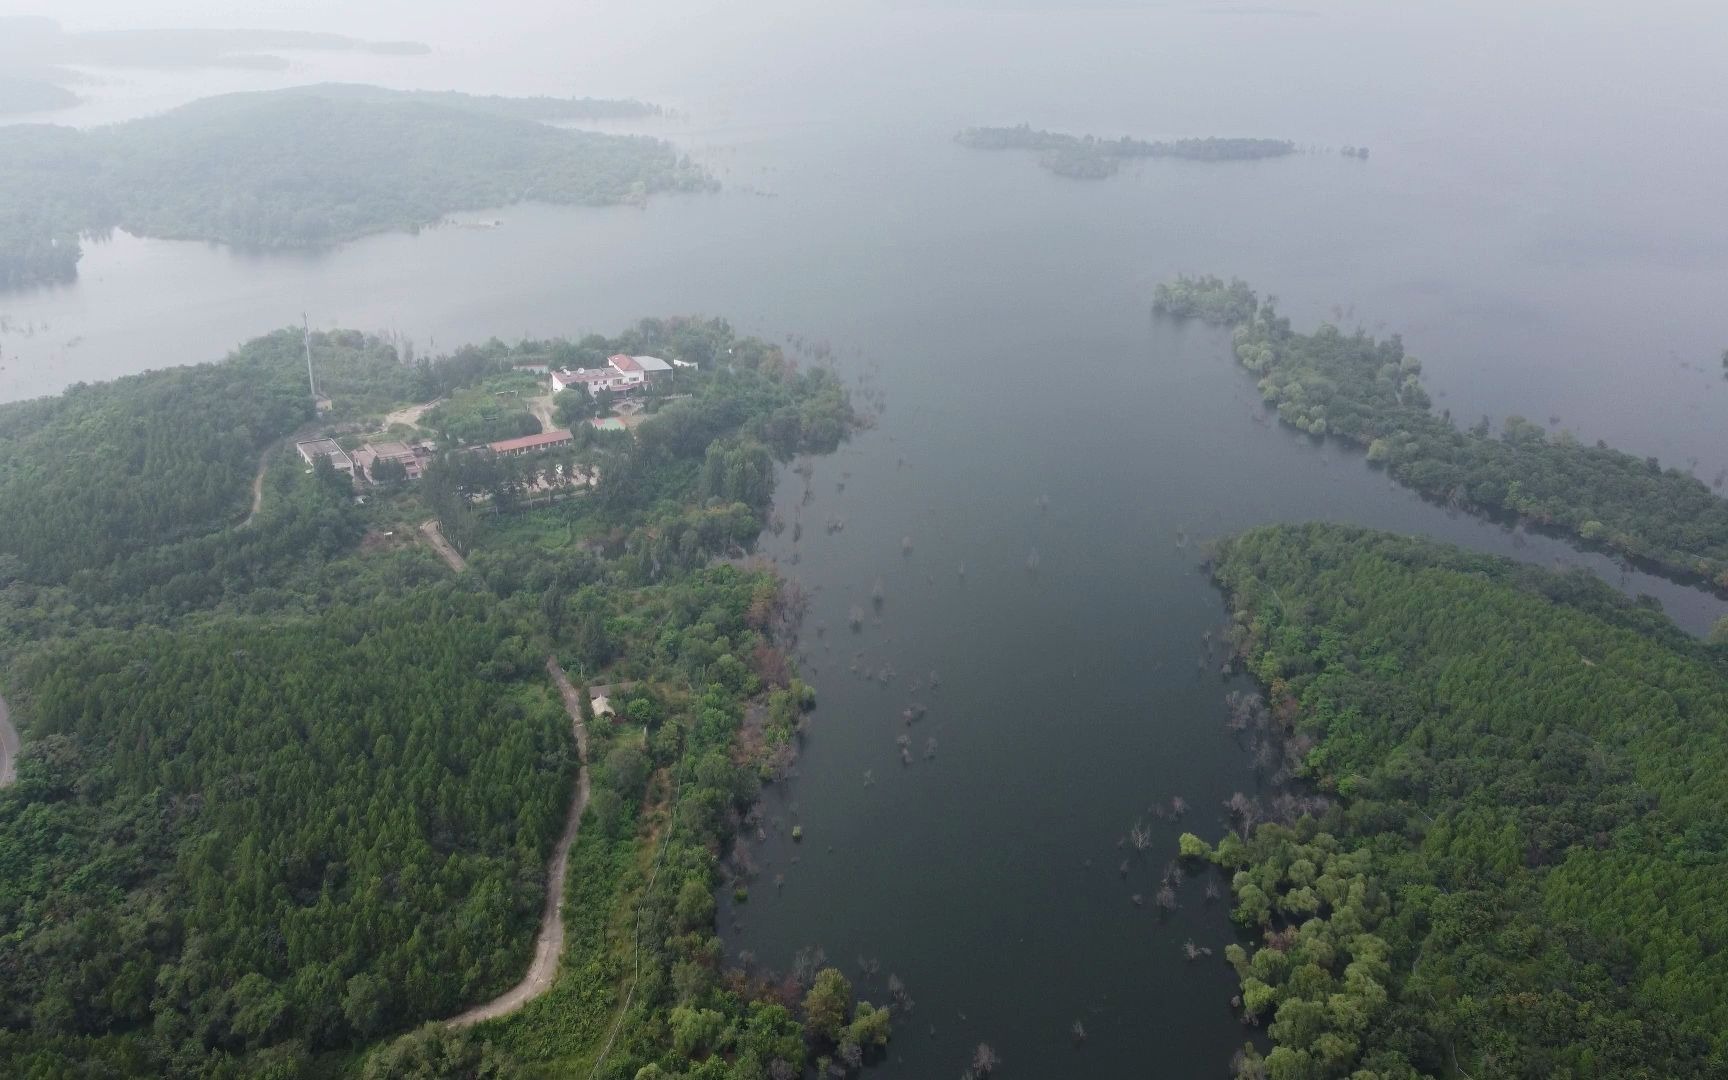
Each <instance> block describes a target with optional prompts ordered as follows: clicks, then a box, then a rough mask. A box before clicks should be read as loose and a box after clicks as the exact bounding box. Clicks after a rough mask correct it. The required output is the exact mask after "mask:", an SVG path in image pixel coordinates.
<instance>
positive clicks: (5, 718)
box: [0, 698, 587, 788]
mask: <svg viewBox="0 0 1728 1080" xmlns="http://www.w3.org/2000/svg"><path fill="white" fill-rule="evenodd" d="M578 715H580V714H578ZM583 757H584V760H586V757H587V751H586V750H584V751H583ZM16 779H18V729H17V728H15V727H13V726H12V711H11V710H10V709H8V708H7V707H6V699H5V698H0V788H3V787H10V786H11V785H12V782H13V781H14V780H16Z"/></svg>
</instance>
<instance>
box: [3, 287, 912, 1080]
mask: <svg viewBox="0 0 1728 1080" xmlns="http://www.w3.org/2000/svg"><path fill="white" fill-rule="evenodd" d="M308 348H310V350H311V353H312V362H313V364H314V367H315V369H316V373H317V378H318V380H319V382H318V386H319V392H320V394H321V396H323V397H324V398H326V399H327V401H328V407H327V408H326V410H325V411H315V409H314V404H313V399H312V397H311V395H310V394H308V393H307V388H306V385H305V382H304V380H305V360H304V352H305V350H307V349H308ZM593 352H598V353H601V354H602V355H615V354H619V353H623V354H630V355H636V354H642V355H649V354H652V355H658V356H662V357H666V358H668V360H670V359H677V360H678V361H680V364H681V365H689V366H677V367H673V368H670V369H669V371H668V372H667V374H666V375H665V377H664V378H663V380H662V381H659V382H656V383H654V384H652V385H650V386H648V387H646V388H645V390H644V391H643V392H642V393H640V394H639V395H638V398H639V404H640V406H641V408H640V410H639V411H638V412H637V413H635V414H634V416H635V419H634V420H633V422H632V426H631V427H629V428H628V429H626V430H603V429H601V428H599V427H597V426H595V425H592V424H589V423H586V422H583V421H581V417H582V416H583V415H585V414H584V411H583V408H582V407H578V408H574V409H565V408H563V406H562V403H560V406H559V409H558V411H559V412H561V413H563V414H565V415H567V416H569V417H570V418H571V419H572V420H573V421H575V426H574V427H573V428H571V429H569V430H568V431H564V430H560V431H553V432H549V433H548V435H550V436H553V437H554V438H552V439H550V440H549V441H548V443H547V444H546V445H545V446H543V447H537V448H536V447H530V448H529V449H528V451H527V452H513V453H512V454H511V455H510V456H506V455H505V454H503V453H490V452H488V451H487V450H486V448H485V445H484V444H480V445H479V446H478V447H477V448H468V447H464V446H462V445H460V439H459V438H458V437H456V436H451V437H450V441H448V442H444V441H441V440H440V438H439V437H436V436H435V435H434V433H433V432H431V431H428V430H425V429H422V428H419V427H418V426H417V417H418V416H419V415H420V414H421V409H420V406H422V405H423V404H424V403H425V402H427V401H428V400H429V399H434V398H448V399H454V398H455V397H458V396H460V395H461V394H463V393H466V392H469V391H471V390H473V389H475V388H479V387H484V386H487V385H489V384H491V383H492V382H493V381H495V380H514V379H519V378H521V377H522V371H523V370H524V369H530V370H532V369H536V368H544V367H545V366H546V365H548V364H552V363H562V362H565V361H568V360H573V359H574V358H579V357H583V356H587V355H589V354H590V353H593ZM561 397H568V398H576V399H581V400H579V401H578V405H579V406H581V405H582V402H583V401H586V399H585V398H584V396H583V395H582V393H581V391H579V390H574V389H573V390H567V391H565V392H564V394H563V395H561ZM603 404H604V403H601V402H587V406H586V407H587V408H588V409H589V411H590V412H591V411H593V410H596V409H598V408H600V407H602V406H603ZM403 406H415V407H414V408H407V409H404V408H402V407H403ZM859 422H860V421H859V417H858V416H857V415H856V414H854V412H853V410H852V406H851V402H850V398H849V396H848V394H847V392H846V390H845V388H844V387H843V386H842V385H841V384H840V383H839V381H838V380H837V379H836V378H835V376H834V375H832V374H831V373H830V372H829V371H827V370H825V369H812V370H801V369H800V368H799V367H798V366H797V364H795V363H794V362H793V361H792V360H791V359H790V358H788V357H787V356H785V355H784V354H783V353H782V352H781V351H780V350H779V349H778V348H775V347H773V346H771V345H767V344H765V343H763V342H761V341H758V340H755V339H750V338H741V337H738V336H736V335H735V334H733V332H732V330H731V328H730V327H729V326H728V325H727V324H726V323H725V322H723V321H720V320H708V319H655V320H647V321H644V322H643V323H641V324H639V325H638V326H636V327H633V328H631V329H630V330H628V331H626V332H625V333H623V334H621V335H618V336H617V337H613V338H606V337H601V336H593V337H590V338H585V339H583V340H581V341H563V340H550V341H525V342H521V343H518V344H515V345H506V344H504V343H502V342H496V341H494V342H491V343H488V344H486V345H483V346H478V347H471V348H464V349H461V350H458V351H456V352H454V353H451V354H448V355H444V356H439V357H435V358H415V357H413V356H412V355H411V353H410V351H409V350H408V349H407V348H406V347H405V346H402V345H400V344H399V343H396V342H392V341H390V340H386V339H381V338H377V337H372V336H369V335H365V334H360V333H356V332H347V331H339V332H324V333H315V334H312V335H310V337H309V338H304V339H303V337H302V334H301V333H300V331H298V330H291V331H282V332H280V333H276V334H272V335H269V336H267V337H264V338H260V339H258V340H257V341H254V342H251V343H249V344H247V345H246V346H244V347H242V348H240V349H238V350H237V351H236V352H235V353H234V354H233V355H232V356H230V357H229V358H228V359H227V360H225V361H223V362H220V363H215V364H205V365H199V366H196V367H190V368H182V369H174V370H168V371H160V372H154V373H150V374H147V375H141V376H136V377H133V378H130V379H124V380H120V381H118V382H116V383H112V384H104V385H97V386H82V385H81V386H77V387H74V388H72V389H71V390H68V391H67V392H66V393H65V394H63V395H60V396H59V397H55V398H48V399H43V400H39V401H32V402H23V403H17V404H11V405H5V406H0V520H5V521H7V522H8V527H7V528H6V529H4V530H0V691H3V692H4V694H5V696H6V698H7V700H8V701H9V702H10V703H11V705H12V707H13V715H14V719H15V720H16V721H17V723H18V726H19V728H20V729H21V732H22V735H23V748H22V752H21V754H20V756H19V760H18V770H17V771H18V775H17V781H16V783H15V784H12V785H11V786H9V787H6V788H4V789H0V1062H4V1063H5V1066H6V1070H5V1071H7V1073H8V1074H9V1075H20V1076H91V1077H95V1076H103V1077H132V1076H137V1077H145V1076H186V1077H190V1076H231V1077H273V1078H284V1077H289V1078H297V1077H305V1078H311V1077H329V1076H359V1077H365V1078H368V1080H381V1078H389V1077H421V1078H423V1077H449V1078H455V1077H477V1076H500V1077H502V1076H512V1077H514V1076H524V1075H527V1076H535V1075H539V1076H568V1075H584V1076H585V1075H589V1074H590V1072H591V1071H592V1072H594V1075H598V1076H603V1077H608V1078H625V1080H629V1078H633V1077H637V1076H658V1077H726V1078H739V1080H744V1078H751V1080H761V1078H767V1077H779V1076H784V1075H792V1076H796V1075H800V1074H801V1073H802V1072H803V1070H804V1069H805V1067H806V1065H807V1064H812V1063H813V1064H816V1065H818V1066H819V1067H821V1068H822V1069H825V1070H826V1069H828V1068H829V1066H830V1063H833V1064H834V1065H835V1067H836V1068H838V1069H839V1070H840V1071H841V1072H850V1071H852V1070H854V1069H856V1068H858V1067H860V1066H861V1065H862V1064H864V1063H866V1062H868V1061H869V1060H872V1059H874V1058H875V1057H877V1056H879V1055H880V1054H881V1053H882V1047H883V1045H884V1043H885V1042H886V1041H887V1038H888V1034H889V1027H890V1023H891V1012H890V1009H889V1008H888V1007H886V1005H884V1007H881V1008H877V1007H875V1006H872V1005H870V1004H868V1003H867V1002H862V1001H856V1002H855V1001H854V999H853V992H852V988H851V987H850V985H849V984H848V982H847V980H846V978H845V977H844V976H843V975H841V974H840V973H839V972H838V971H835V970H832V969H824V970H808V971H805V970H800V971H797V972H792V973H788V974H786V975H784V976H773V975H769V974H766V973H762V972H756V971H750V972H746V971H741V970H737V969H735V968H733V967H731V966H729V965H728V964H727V963H726V962H725V958H724V955H723V952H722V950H721V946H720V944H719V941H718V940H717V938H716V936H715V929H714V910H715V908H714V899H713V896H714V892H715V890H716V889H717V888H720V887H727V888H731V889H733V890H735V891H736V892H738V893H739V894H743V893H745V892H747V890H748V888H749V886H750V883H751V879H750V871H749V870H748V868H747V867H744V866H741V865H735V864H734V863H733V862H732V861H731V860H729V859H727V858H725V856H726V855H727V854H728V851H729V845H730V843H731V839H732V837H733V835H734V832H735V831H736V830H737V829H738V828H739V827H740V824H741V822H743V821H745V820H746V819H748V818H749V817H750V815H751V814H752V812H753V807H754V804H755V800H756V795H757V792H758V790H759V788H760V786H761V785H762V784H764V783H771V782H773V781H774V780H775V779H776V778H777V777H779V776H780V775H782V773H783V771H784V770H785V769H786V767H787V766H788V764H789V762H790V760H791V757H792V755H793V753H794V750H795V746H796V742H797V739H798V734H797V733H798V731H799V730H800V728H801V727H802V725H803V724H804V723H805V720H806V716H807V714H808V711H809V709H810V708H811V707H812V705H813V695H812V694H811V691H810V690H809V688H808V687H806V686H805V685H804V684H803V683H802V682H800V681H799V680H798V679H797V677H796V673H795V671H794V669H793V666H792V664H791V662H790V660H789V658H788V655H787V649H788V646H789V635H790V633H791V629H790V628H791V625H792V623H793V622H794V620H795V619H796V616H797V613H798V610H799V600H798V597H797V596H796V594H795V593H794V592H792V591H790V590H789V589H788V588H787V587H784V586H783V585H782V583H781V582H780V581H779V580H778V579H777V578H776V577H775V576H774V575H773V574H772V573H771V572H770V571H768V570H766V569H761V568H757V567H755V566H752V565H750V564H749V563H748V561H747V560H746V559H745V558H743V556H745V555H747V553H748V552H749V550H750V548H751V546H752V545H753V543H754V542H755V539H756V537H757V536H758V534H759V533H760V531H761V529H762V527H763V524H764V522H765V520H766V516H767V512H768V505H769V499H770V497H771V494H772V492H773V488H774V476H775V467H776V463H778V462H784V461H787V460H789V459H791V458H793V457H795V456H798V455H804V454H817V453H825V452H828V451H831V450H833V449H835V447H836V446H837V445H838V444H839V442H840V441H841V440H843V439H844V438H845V437H846V436H847V434H848V433H849V432H850V431H851V430H852V429H853V428H854V427H855V426H856V425H857V424H858V423H859ZM314 439H329V440H331V442H330V443H328V444H326V443H318V444H316V445H318V446H321V447H322V446H330V447H339V448H341V453H340V455H338V454H336V453H335V452H334V451H332V452H331V453H325V452H323V451H322V450H320V451H317V452H312V451H308V454H309V455H310V456H309V457H305V458H303V456H302V454H301V453H299V452H297V451H296V449H295V447H296V444H297V443H299V442H304V441H305V440H314ZM389 440H395V441H396V442H394V443H392V442H390V441H389ZM374 443H380V444H381V446H380V447H379V448H378V449H377V450H376V451H372V450H368V448H369V447H371V446H372V445H373V444H374ZM403 444H412V445H413V446H414V447H415V448H416V449H415V450H414V451H413V453H414V454H415V455H417V456H418V455H421V454H424V457H423V458H421V460H422V461H423V462H424V475H423V476H422V477H421V478H420V479H418V480H410V479H408V478H407V475H406V474H405V472H404V471H403V469H402V468H401V467H400V466H399V465H398V466H397V467H396V468H393V469H386V468H384V467H383V466H384V465H385V464H386V463H387V462H386V461H385V460H384V459H383V458H382V457H380V458H379V459H378V460H375V461H373V463H372V465H371V466H370V470H369V472H368V473H367V474H366V475H364V476H361V477H355V476H351V475H350V474H349V472H348V471H346V468H338V465H339V464H341V463H343V462H347V461H348V460H349V458H348V454H349V452H350V451H352V452H353V453H354V454H355V455H357V456H359V457H360V458H361V459H362V460H363V459H364V454H366V453H368V452H373V453H377V454H380V455H384V454H397V455H398V456H399V455H400V454H402V453H406V451H396V450H390V449H389V447H390V446H392V445H403ZM307 445H313V444H310V443H308V444H307ZM254 482H256V483H257V484H258V489H257V490H258V496H257V504H256V507H255V508H254V509H251V510H249V509H248V508H249V505H250V504H251V503H252V498H251V491H252V488H253V484H254ZM440 530H442V532H443V533H444V534H445V535H447V536H448V537H449V540H450V543H452V544H454V545H455V546H456V548H457V549H459V551H460V557H459V558H445V557H442V556H441V553H440V551H439V549H437V548H436V547H434V546H433V545H430V544H427V543H425V542H424V537H425V536H426V535H427V534H431V535H437V534H438V532H439V531H440ZM548 658H551V659H553V660H555V661H557V662H558V663H559V664H560V665H562V667H563V668H564V669H565V670H567V671H568V672H569V673H570V677H571V679H572V681H574V682H576V683H577V684H578V686H579V689H578V691H577V695H576V697H577V699H578V701H579V703H580V706H579V707H580V709H581V713H582V716H583V719H585V720H586V722H587V724H586V726H587V730H588V732H589V746H588V761H589V763H590V772H591V774H592V778H593V790H592V797H591V798H590V800H589V802H588V805H587V813H586V815H585V817H584V819H583V823H582V828H581V830H580V832H579V834H578V839H577V840H576V842H575V846H574V848H573V850H572V851H571V854H570V860H569V866H568V874H567V885H566V890H565V897H566V903H565V908H564V912H563V915H564V919H563V922H564V950H563V958H562V963H561V964H560V965H559V968H558V973H557V976H556V979H555V981H554V983H553V984H552V986H551V988H550V990H549V991H548V992H547V993H546V994H545V995H544V996H542V997H540V998H539V999H537V1000H534V1001H531V1002H530V1003H529V1004H528V1005H527V1006H526V1007H525V1008H523V1009H522V1010H521V1011H519V1012H515V1013H513V1014H510V1015H508V1016H505V1017H503V1018H500V1019H497V1020H493V1021H489V1022H487V1023H484V1024H481V1025H479V1026H477V1027H473V1028H465V1029H460V1030H458V1029H454V1028H451V1027H447V1026H444V1025H443V1024H440V1023H437V1021H441V1020H443V1019H446V1018H449V1017H452V1016H455V1015H456V1014H458V1013H459V1012H460V1011H462V1010H463V1009H465V1008H467V1007H468V1006H470V1005H473V1004H476V1003H478V1002H481V1001H486V1000H489V999H491V998H492V997H493V996H495V995H496V994H498V993H499V992H500V991H501V990H503V989H504V988H505V987H507V986H510V985H512V984H513V983H514V982H515V981H516V980H518V979H519V978H520V977H521V974H522V972H523V971H524V970H525V969H526V968H527V966H528V960H529V953H530V950H531V948H532V943H533V939H534V936H535V917H536V914H537V913H538V911H539V908H540V904H541V900H542V897H543V896H544V893H545V868H546V866H547V863H548V860H549V858H550V855H551V847H552V845H553V843H554V841H555V840H556V838H557V837H558V835H559V833H560V826H561V823H562V821H563V819H564V815H565V809H566V807H567V805H568V804H569V799H570V795H571V788H572V781H573V778H574V776H575V771H576V769H575V764H576V763H575V747H574V745H573V739H572V731H571V724H570V721H569V718H568V717H567V716H566V715H565V708H564V707H563V704H562V702H561V701H560V695H559V691H558V688H557V687H556V685H555V684H554V682H553V680H551V679H549V678H548V676H547V661H548ZM601 685H605V686H606V687H608V688H609V704H608V708H607V712H605V713H604V714H602V715H598V716H596V715H595V713H594V709H593V707H591V705H590V695H589V693H588V692H587V690H586V687H589V686H594V687H598V686H601ZM764 825H765V827H775V826H768V825H766V823H764ZM597 1066H598V1068H597ZM596 1070H597V1071H596Z"/></svg>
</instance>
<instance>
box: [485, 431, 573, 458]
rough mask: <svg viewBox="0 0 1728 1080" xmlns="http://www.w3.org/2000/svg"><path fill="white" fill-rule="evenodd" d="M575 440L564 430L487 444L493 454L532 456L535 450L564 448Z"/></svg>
mask: <svg viewBox="0 0 1728 1080" xmlns="http://www.w3.org/2000/svg"><path fill="white" fill-rule="evenodd" d="M574 438H575V436H574V435H572V434H570V432H568V431H565V430H562V429H561V430H558V431H543V432H541V433H540V434H538V435H524V436H522V437H521V438H519V439H504V440H502V441H500V442H495V443H488V444H487V445H488V447H489V448H490V449H491V451H492V452H493V453H494V454H532V453H533V452H534V451H536V450H549V449H551V448H552V447H554V446H564V445H565V444H567V443H569V442H571V441H572V440H573V439H574Z"/></svg>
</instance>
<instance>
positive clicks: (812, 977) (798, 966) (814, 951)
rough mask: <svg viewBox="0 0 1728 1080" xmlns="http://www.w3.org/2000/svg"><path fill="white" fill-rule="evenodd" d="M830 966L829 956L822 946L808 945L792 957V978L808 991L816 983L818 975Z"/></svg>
mask: <svg viewBox="0 0 1728 1080" xmlns="http://www.w3.org/2000/svg"><path fill="white" fill-rule="evenodd" d="M827 966H828V954H827V953H826V952H823V951H822V946H820V945H807V946H805V947H804V948H802V949H799V950H798V951H797V952H796V953H794V954H793V956H792V978H793V979H795V980H797V982H798V984H799V985H800V986H803V987H805V988H806V989H808V988H809V987H810V986H811V985H812V984H813V983H815V981H816V973H817V972H818V971H821V970H822V969H823V968H825V967H827Z"/></svg>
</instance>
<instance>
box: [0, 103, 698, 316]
mask: <svg viewBox="0 0 1728 1080" xmlns="http://www.w3.org/2000/svg"><path fill="white" fill-rule="evenodd" d="M646 111H652V106H646V105H643V104H641V103H639V102H597V101H594V100H592V99H582V100H571V101H563V100H559V99H551V98H528V99H508V98H492V97H470V96H467V95H462V94H424V93H397V92H393V91H387V90H380V89H377V88H374V87H353V86H320V87H301V88H296V89H293V90H285V91H273V92H270V93H258V94H231V95H225V96H222V97H216V98H209V99H206V100H204V101H199V102H194V103H193V104H191V105H187V106H185V107H183V108H179V109H176V110H174V111H172V112H169V113H166V114H163V115H161V116H156V117H150V118H147V119H143V120H136V121H131V122H128V123H124V124H119V125H115V126H113V127H107V128H99V129H95V130H92V131H74V130H71V129H68V128H60V127H49V126H43V125H19V126H13V127H6V128H0V287H3V286H7V285H13V286H16V285H25V284H31V283H35V282H43V281H66V280H71V279H72V278H73V277H74V276H76V273H77V264H78V259H79V257H80V255H81V250H80V247H79V237H80V236H81V235H83V234H86V233H89V232H94V231H100V230H105V229H110V228H116V227H118V228H123V229H126V230H127V231H129V232H133V233H136V234H139V235H144V236H156V237H166V238H172V239H187V240H215V241H222V242H225V243H232V244H242V245H248V246H254V247H264V248H290V247H316V246H321V245H327V244H333V243H338V242H340V241H343V240H349V239H353V238H355V237H359V236H364V235H366V234H368V233H376V232H384V231H389V230H395V229H415V228H418V227H420V226H423V225H429V224H432V223H434V222H436V221H438V220H439V219H440V218H442V217H444V216H445V215H446V214H449V213H452V212H455V211H460V210H473V209H480V208H484V207H491V206H502V205H507V204H510V203H515V202H519V201H522V200H525V199H534V200H536V201H541V202H551V203H564V204H571V205H606V204H612V203H622V202H638V201H640V200H642V199H644V198H646V197H647V196H648V195H650V194H652V193H655V192H662V191H692V190H702V189H706V188H709V187H712V186H713V180H712V179H711V178H710V177H709V176H708V174H707V173H706V172H704V171H703V170H702V169H701V168H700V167H698V166H696V165H694V164H692V163H691V162H690V161H689V160H688V159H687V158H685V157H683V156H681V155H680V154H679V153H678V151H677V150H675V149H674V148H673V147H672V146H671V145H669V144H667V143H665V142H662V141H660V140H658V139H652V138H646V137H641V136H623V135H602V134H595V133H592V132H580V131H570V130H565V129H562V128H557V127H552V126H549V125H547V124H543V123H540V122H538V121H539V119H541V118H544V119H550V120H562V119H573V118H595V117H598V116H626V115H641V114H642V113H643V112H646Z"/></svg>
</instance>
